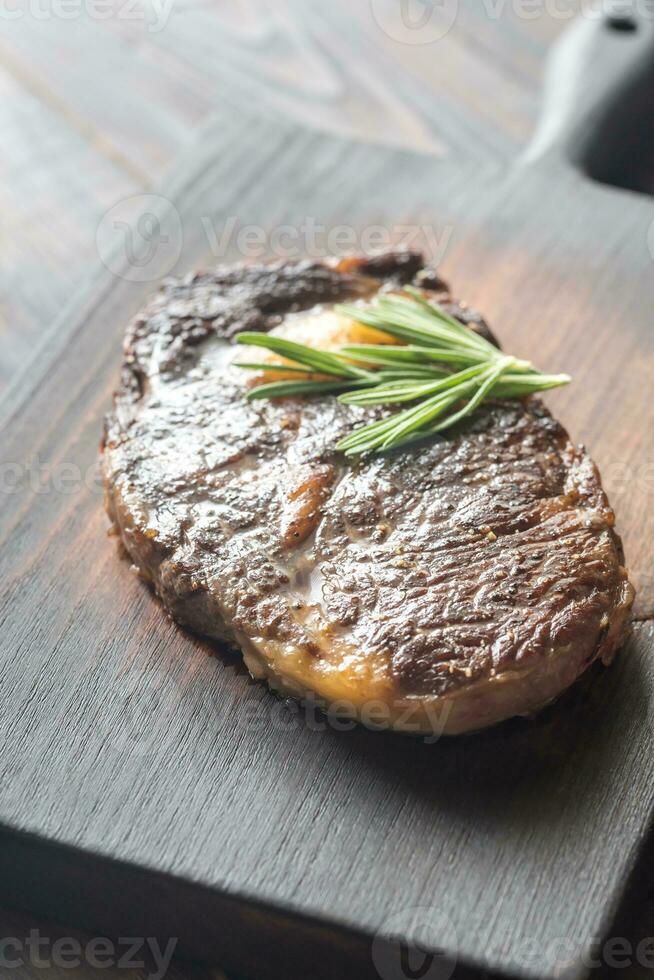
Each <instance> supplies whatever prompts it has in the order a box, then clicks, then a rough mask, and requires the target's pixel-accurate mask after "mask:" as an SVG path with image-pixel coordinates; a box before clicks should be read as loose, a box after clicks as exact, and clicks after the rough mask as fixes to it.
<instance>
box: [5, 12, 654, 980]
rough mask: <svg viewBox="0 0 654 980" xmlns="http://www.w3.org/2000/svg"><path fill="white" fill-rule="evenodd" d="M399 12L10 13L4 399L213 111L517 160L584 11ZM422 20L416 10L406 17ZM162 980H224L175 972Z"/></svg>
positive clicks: (21, 973)
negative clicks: (548, 61) (403, 23)
mask: <svg viewBox="0 0 654 980" xmlns="http://www.w3.org/2000/svg"><path fill="white" fill-rule="evenodd" d="M392 2H394V0H359V2H358V3H356V4H355V3H352V0H349V2H348V0H331V2H330V3H329V4H325V3H323V2H319V0H249V2H248V0H241V2H238V3H237V2H234V0H232V2H231V3H227V2H226V0H223V2H220V0H218V2H214V3H208V2H206V0H173V2H172V4H171V3H168V4H165V3H163V4H162V3H161V2H160V3H156V2H151V3H148V2H147V0H145V2H144V3H142V4H141V5H140V6H136V5H132V4H128V3H126V2H125V0H117V2H113V0H110V4H109V5H107V4H106V3H103V4H100V3H98V4H97V5H94V4H93V3H91V2H90V0H89V2H87V3H79V4H75V3H74V2H72V3H70V5H69V6H68V7H64V6H63V5H62V7H61V8H60V9H59V10H58V11H57V10H56V8H55V6H54V5H53V6H52V7H51V8H50V7H49V8H48V10H47V11H46V8H45V5H43V7H40V6H39V5H38V4H34V3H28V2H25V3H23V2H19V3H18V4H14V5H13V6H10V7H8V8H7V11H5V13H4V14H3V18H4V20H5V21H6V23H3V25H2V32H1V33H0V93H1V95H2V98H1V99H0V132H1V134H2V144H3V153H2V157H1V158H0V168H1V177H0V242H1V244H2V256H3V261H2V265H1V267H0V282H1V285H0V345H1V352H2V357H1V358H0V397H1V396H2V393H3V391H5V390H6V389H7V387H8V385H9V383H10V382H15V380H16V378H17V377H19V376H20V374H21V373H22V372H25V371H27V370H29V364H30V361H31V359H32V358H33V357H34V355H35V353H36V351H37V350H38V347H39V345H40V344H41V343H42V342H43V340H44V338H45V337H46V336H47V334H48V331H49V330H50V329H52V323H53V321H54V319H55V318H56V316H57V315H58V314H59V313H60V311H61V310H62V308H63V307H64V306H65V304H66V303H67V301H68V300H69V299H70V298H71V296H73V295H74V293H75V291H76V290H78V289H79V288H80V287H82V286H83V284H84V280H85V276H86V274H87V273H88V271H89V270H90V269H92V268H93V266H94V265H95V264H96V263H97V261H98V253H97V247H96V231H97V228H98V225H99V222H100V221H101V219H102V217H103V215H105V214H106V212H107V211H108V210H109V209H110V208H112V207H113V206H114V205H115V204H116V203H117V202H120V201H123V200H125V199H129V198H131V197H132V196H134V195H140V194H142V193H144V192H146V191H147V190H148V189H149V188H151V187H153V186H156V184H157V182H158V181H159V180H160V178H162V177H163V175H164V174H165V173H166V172H168V171H169V170H170V169H171V168H172V167H174V164H175V159H176V157H177V155H178V154H179V152H180V151H181V150H182V149H183V148H185V147H188V146H189V145H190V144H192V141H193V139H194V137H195V136H196V135H197V133H198V131H199V130H200V128H201V127H202V126H203V125H204V124H205V123H207V122H208V121H209V120H210V119H211V116H212V112H213V111H214V109H215V108H216V107H217V106H218V105H219V104H220V103H221V101H222V100H228V101H229V102H234V101H236V102H238V101H239V100H240V101H242V100H244V99H246V100H251V101H252V102H256V103H259V104H262V105H270V107H271V109H273V110H276V111H281V112H284V113H286V114H290V115H291V116H293V117H294V118H296V119H299V120H302V121H305V122H307V123H308V124H310V125H312V126H319V127H322V128H325V129H328V130H330V131H332V132H337V133H342V134H347V135H348V136H352V137H357V138H360V139H364V140H368V141H373V142H375V141H378V142H382V143H387V144H388V143H391V144H395V145H398V144H399V145H403V146H405V147H410V148H416V149H421V150H425V149H437V148H438V147H439V146H443V145H447V144H448V142H449V141H452V142H454V138H453V136H454V134H451V133H448V132H447V128H446V127H445V126H444V125H443V119H442V117H441V115H440V114H439V106H442V105H443V104H444V103H453V104H456V105H457V106H459V107H460V110H459V116H458V124H459V131H458V133H457V134H456V139H458V140H460V139H461V138H464V139H465V138H467V136H468V134H469V138H470V139H471V140H473V139H474V140H477V141H479V142H480V144H481V145H483V148H484V151H485V152H486V153H487V155H488V158H489V161H493V160H495V161H498V162H503V161H506V160H509V159H511V158H513V157H514V156H515V155H516V154H517V152H518V151H519V150H520V148H521V147H522V146H523V145H524V144H525V142H526V140H527V138H528V136H529V134H530V132H531V130H532V127H533V125H534V122H535V119H536V117H537V113H538V107H539V92H540V83H541V76H542V70H543V63H544V59H545V56H546V53H547V50H548V48H549V46H550V44H551V43H552V41H553V40H554V39H555V38H556V36H557V35H558V33H559V32H560V31H561V30H563V29H564V28H565V27H566V26H568V24H569V23H570V16H572V14H573V12H574V9H575V8H576V7H577V6H578V4H577V2H576V0H570V3H569V4H568V5H567V6H566V4H565V3H562V4H559V5H558V7H557V6H556V5H552V4H546V3H543V4H542V6H541V7H539V6H538V5H535V6H534V4H532V3H530V4H524V5H522V4H520V3H518V2H510V3H508V2H507V3H504V4H501V3H490V2H485V3H483V2H480V0H459V3H458V10H457V11H456V13H457V16H456V19H455V21H454V23H453V24H452V26H451V28H450V29H449V30H448V31H447V33H445V34H444V36H442V37H437V38H435V39H433V40H430V36H431V35H429V34H428V33H425V32H426V31H428V30H429V29H430V27H433V24H434V23H437V22H436V21H432V22H431V24H430V26H428V27H427V28H424V27H423V28H420V27H418V28H414V34H416V32H418V33H419V32H420V31H421V30H422V32H423V33H422V35H421V40H424V41H426V42H427V43H421V44H417V43H407V42H406V38H405V39H404V40H397V39H396V38H395V37H393V36H390V34H391V33H392V31H390V32H387V31H385V30H384V25H385V24H387V21H386V20H385V16H386V13H387V7H388V4H389V3H392ZM108 6H110V7H111V10H108ZM409 6H410V5H409ZM447 6H448V4H445V7H447ZM3 9H4V8H3ZM424 9H425V8H424V7H421V3H419V2H418V0H415V9H414V10H413V11H411V12H410V13H411V14H412V15H413V16H419V15H420V13H421V11H422V12H423V13H424ZM556 10H558V11H559V13H558V15H556V16H555V11H556ZM162 11H163V12H162ZM548 11H549V12H548ZM9 13H10V14H11V16H9ZM64 13H66V16H62V14H64ZM439 16H441V15H439ZM441 26H442V27H444V25H441ZM441 32H442V31H441V30H440V27H439V29H438V30H436V31H434V33H435V34H438V33H441ZM135 203H136V204H138V199H137V200H136V202H135ZM644 913H645V914H644V923H643V925H642V926H641V927H640V931H641V934H642V935H644V934H648V935H651V934H653V931H654V915H652V910H651V909H649V908H648V909H645V910H644ZM648 922H651V923H652V928H650V929H649V930H648V928H647V923H648ZM31 929H38V930H39V933H40V935H42V936H47V937H49V938H52V939H54V938H56V937H58V936H68V935H72V936H78V933H76V932H75V931H71V930H70V929H66V928H65V927H62V926H56V927H55V926H52V925H51V924H49V923H43V922H38V921H33V920H32V919H31V918H30V917H29V916H26V915H24V914H20V913H15V912H12V911H6V912H4V913H1V914H0V940H1V939H2V938H6V937H23V936H26V935H27V934H28V933H29V932H30V930H31ZM82 938H83V937H82ZM45 972H47V974H48V975H50V976H54V977H64V976H71V975H75V976H80V977H83V978H90V977H91V976H95V975H96V973H100V974H102V975H103V976H104V977H106V978H112V980H113V978H114V977H116V978H117V977H119V976H120V977H132V976H133V977H141V976H145V975H146V972H147V971H144V970H142V969H134V970H129V969H115V970H114V969H111V968H110V969H102V970H95V969H93V968H92V967H90V966H88V965H87V966H82V967H79V968H76V969H62V968H56V967H52V969H51V970H50V971H45ZM622 972H623V975H624V974H625V973H626V971H622ZM2 975H3V976H4V973H3V974H2ZM43 975H44V970H43V969H42V968H39V967H38V966H30V965H29V964H28V963H25V964H24V965H23V966H21V967H20V968H16V969H14V970H12V971H11V976H12V977H16V978H17V980H23V978H25V980H27V978H32V977H37V976H43ZM634 975H635V974H634V972H633V971H629V976H634ZM643 975H644V974H643ZM168 976H169V977H171V978H173V980H207V978H210V977H211V978H219V977H222V976H223V974H222V973H221V971H220V970H219V969H218V968H217V967H209V966H207V967H204V966H197V967H196V966H189V965H186V964H176V965H174V966H173V967H171V970H170V971H169V973H168Z"/></svg>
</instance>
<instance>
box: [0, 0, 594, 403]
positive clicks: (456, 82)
mask: <svg viewBox="0 0 654 980" xmlns="http://www.w3.org/2000/svg"><path fill="white" fill-rule="evenodd" d="M392 2H393V0H388V3H392ZM384 3H385V4H386V6H388V3H386V0H384ZM15 6H16V8H17V10H18V11H19V12H21V14H22V15H21V16H20V17H17V18H13V17H12V19H3V30H2V34H1V36H0V91H1V92H2V95H3V98H2V108H1V109H0V132H2V134H3V145H4V147H5V150H4V153H3V157H2V161H0V177H1V178H2V179H1V184H2V188H1V191H0V193H1V194H2V201H1V203H2V216H1V219H0V221H1V223H0V244H1V246H2V252H3V258H4V260H5V261H4V263H3V267H2V270H1V271H0V297H1V299H0V343H2V350H3V357H2V361H1V363H0V391H2V390H4V389H5V388H6V386H7V384H8V383H9V382H10V380H11V378H12V377H15V375H16V373H17V372H19V371H20V369H21V366H23V365H25V364H26V362H27V361H29V359H30V355H31V353H32V351H33V350H34V349H35V346H38V344H39V343H40V342H41V340H42V338H43V336H44V333H45V332H46V330H47V328H48V327H49V325H50V324H51V322H52V320H53V319H54V318H56V317H57V316H58V315H59V313H60V311H61V308H62V306H63V305H64V304H65V302H66V300H67V299H68V298H69V296H70V294H71V292H73V291H74V290H75V289H76V287H77V286H79V285H80V284H81V283H83V282H84V280H85V278H86V277H87V276H88V275H89V274H92V270H93V268H94V265H95V263H96V262H97V258H98V256H97V249H96V242H95V239H96V231H97V227H98V224H99V222H100V221H101V219H102V216H103V215H104V214H105V213H106V212H107V210H108V209H110V208H111V207H112V206H113V205H115V204H116V203H118V202H119V201H121V200H123V199H125V198H127V197H129V196H130V195H133V194H135V193H139V192H142V191H143V190H146V189H147V188H149V187H151V186H153V184H155V183H156V182H157V181H158V180H159V179H161V177H162V176H163V175H164V174H165V172H166V171H167V170H168V169H169V168H170V167H171V165H172V163H173V161H174V160H175V158H176V155H177V154H178V152H179V151H180V149H182V148H183V147H184V146H187V145H188V144H189V143H190V142H191V141H192V140H193V138H194V137H195V136H196V135H197V133H198V131H199V129H200V127H202V126H203V125H204V124H205V123H206V121H207V120H208V118H209V116H210V115H211V113H212V112H213V111H214V110H215V109H218V110H219V109H220V107H221V106H225V105H230V104H232V105H233V104H234V103H235V102H236V103H238V102H239V100H241V101H242V100H243V99H244V98H246V99H247V100H248V102H250V103H251V104H253V105H266V106H269V107H270V108H271V109H272V110H273V111H283V112H285V113H287V114H289V115H290V117H291V118H294V119H296V120H298V121H303V122H306V123H308V124H310V125H311V126H318V127H321V128H323V129H326V130H329V131H331V132H334V133H337V134H339V135H350V136H353V137H356V138H359V139H367V140H370V141H376V142H379V143H387V144H392V145H396V146H398V145H399V146H403V147H405V148H415V149H418V150H421V151H430V150H431V151H433V150H437V149H438V150H439V152H443V153H448V154H450V155H452V154H456V153H458V150H459V147H460V146H461V145H462V144H463V143H465V142H466V141H470V142H474V144H475V146H476V153H477V155H478V157H479V159H480V160H482V159H483V160H484V161H485V165H487V166H492V165H494V162H495V161H497V160H507V159H510V158H511V157H512V156H513V155H515V153H516V152H517V150H518V148H519V147H520V146H521V145H523V144H524V142H525V141H526V139H527V137H528V134H529V132H530V129H531V127H532V125H533V123H534V121H535V119H536V115H537V107H538V99H539V82H540V73H541V68H542V62H543V58H544V55H545V51H546V47H547V44H548V43H549V42H550V41H551V39H552V38H553V37H554V36H555V34H556V33H557V32H558V31H560V30H561V29H563V28H564V27H565V26H567V24H568V19H567V16H566V17H562V18H561V19H559V18H556V17H552V16H551V14H548V12H547V10H546V9H545V8H544V9H543V11H541V12H540V14H539V16H537V17H535V18H534V17H533V16H532V17H528V18H520V17H518V16H516V14H515V11H514V10H513V7H512V5H511V4H509V3H505V4H497V3H493V4H491V5H490V7H489V9H490V14H489V13H488V12H487V10H486V9H485V8H483V9H480V8H479V5H478V3H477V0H461V2H460V3H459V16H458V17H457V20H456V22H455V23H454V24H453V26H452V28H451V30H450V31H449V32H448V34H447V35H446V36H445V37H444V38H443V39H442V40H439V41H436V42H434V43H430V44H424V45H417V46H416V45H407V44H402V43H398V41H396V40H394V39H393V38H392V37H389V36H387V34H385V33H384V31H383V30H382V29H380V26H379V23H378V21H377V20H376V19H375V17H374V16H373V7H372V5H371V4H370V3H369V2H367V0H366V2H364V3H361V4H354V5H353V4H350V3H348V2H346V0H336V2H333V3H330V4H329V5H325V4H323V3H320V2H319V0H283V2H274V3H273V2H271V0H243V2H240V3H237V4H232V3H226V2H220V3H217V4H211V5H206V4H201V3H193V2H183V0H175V2H174V3H173V4H172V5H171V6H170V8H169V10H170V16H168V17H167V18H165V17H163V16H161V15H158V14H157V12H156V11H157V8H156V5H155V7H154V8H153V6H152V5H151V4H150V5H148V4H141V5H139V6H138V7H137V6H136V5H134V4H129V3H126V2H125V0H116V2H114V3H113V5H112V7H111V10H110V13H111V14H112V15H111V16H110V17H109V18H108V19H107V18H106V17H104V16H103V17H101V18H94V17H92V16H89V15H88V13H84V14H82V15H81V16H76V17H75V16H73V17H72V18H71V17H65V18H61V17H57V16H55V15H54V14H51V15H50V16H47V12H46V15H45V16H43V15H42V16H40V17H36V16H31V15H30V6H29V4H28V3H26V2H25V3H21V4H17V5H15ZM577 6H578V0H570V4H569V8H568V9H566V11H565V13H566V14H567V13H570V14H572V13H573V12H574V10H575V9H576V7H577ZM79 7H81V8H82V9H86V10H87V11H88V10H89V9H93V5H92V3H91V4H87V5H86V6H85V5H84V4H80V5H79ZM79 7H78V9H79ZM12 9H13V8H12ZM159 9H160V8H159ZM380 9H383V5H382V7H380ZM496 10H497V12H498V13H497V16H495V11H496ZM490 92H492V97H489V93H490Z"/></svg>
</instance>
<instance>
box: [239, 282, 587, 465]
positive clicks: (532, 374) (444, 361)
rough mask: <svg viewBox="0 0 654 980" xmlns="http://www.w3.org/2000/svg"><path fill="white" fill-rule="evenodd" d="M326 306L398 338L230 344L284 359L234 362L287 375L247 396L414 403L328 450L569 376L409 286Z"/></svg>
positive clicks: (415, 433) (256, 338)
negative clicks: (318, 344) (507, 347)
mask: <svg viewBox="0 0 654 980" xmlns="http://www.w3.org/2000/svg"><path fill="white" fill-rule="evenodd" d="M336 311H337V312H339V313H341V314H343V315H344V316H347V317H350V318H351V319H353V320H356V321H357V322H359V323H363V324H365V325H366V326H369V327H374V329H375V330H379V331H381V332H383V333H385V334H388V335H389V336H390V337H393V338H394V339H395V340H399V341H402V343H401V344H400V345H398V344H389V345H384V344H348V345H346V346H344V347H342V348H341V349H340V351H339V352H338V353H332V352H329V351H323V350H317V349H315V348H312V347H306V346H305V345H304V344H298V343H295V342H294V341H291V340H285V339H283V338H281V337H275V336H272V335H270V334H260V333H241V334H238V336H237V337H236V340H237V341H238V342H239V343H241V344H248V345H252V346H255V347H264V348H266V349H267V350H270V351H273V353H275V354H278V355H280V356H281V357H283V358H284V359H285V361H290V362H291V363H290V364H287V363H284V364H266V363H253V362H247V363H240V364H238V365H237V366H238V367H242V368H247V369H250V370H257V371H266V372H268V371H269V372H271V373H273V374H274V373H275V372H277V373H280V372H283V373H286V372H289V373H291V374H294V375H295V374H296V375H297V379H295V378H292V379H286V380H283V381H272V382H270V383H268V384H263V385H259V386H258V387H256V388H253V389H252V390H251V391H250V392H248V396H247V397H248V398H249V399H255V398H284V397H289V396H296V395H326V394H335V395H337V396H338V398H339V401H341V402H344V403H345V404H347V405H358V406H374V405H399V404H402V403H406V402H415V403H416V404H414V405H412V406H411V407H409V408H404V409H403V410H402V411H399V412H395V413H392V414H390V415H387V416H385V417H384V418H381V419H378V420H377V421H375V422H371V423H369V424H368V425H363V426H361V427H360V428H358V429H355V430H354V432H352V433H351V434H350V435H349V436H346V437H345V438H344V439H341V441H340V442H339V443H338V444H337V449H339V450H341V451H342V452H344V453H345V454H346V455H348V456H353V455H359V454H362V453H369V452H383V451H386V450H389V449H397V448H399V447H400V446H407V445H409V444H411V443H413V442H415V441H416V440H417V439H423V438H425V437H427V436H430V435H433V434H436V433H439V432H442V431H443V430H444V429H447V428H449V427H450V426H452V425H456V423H457V422H460V421H462V420H463V419H464V418H466V417H467V416H469V415H471V414H472V413H473V412H474V411H475V410H476V409H477V408H478V407H479V406H480V405H481V404H482V402H484V401H485V400H487V399H488V398H491V397H494V398H524V397H526V396H528V395H531V394H533V393H534V392H536V391H544V390H545V389H547V388H556V387H558V386H559V385H563V384H567V383H568V382H569V381H570V378H569V377H568V375H566V374H542V373H541V372H540V371H537V370H536V368H534V367H533V365H532V364H530V362H529V361H522V360H518V359H517V358H515V357H509V356H507V355H506V354H503V353H502V351H500V350H498V349H497V347H495V346H494V345H493V344H491V343H490V342H489V341H488V340H486V338H485V337H482V336H481V335H480V334H477V333H475V331H474V330H471V329H469V328H468V327H465V326H464V325H463V324H462V323H459V321H458V320H456V319H454V317H452V316H450V315H449V314H448V313H447V312H446V311H445V310H443V309H442V308H441V307H440V306H438V304H437V303H434V302H432V301H430V300H427V299H426V298H425V297H424V296H423V295H422V294H421V293H420V292H419V291H418V290H417V289H413V288H412V287H410V286H407V287H406V288H405V289H404V291H403V292H402V293H388V294H384V295H381V296H378V297H377V299H376V300H375V301H374V303H372V304H370V305H368V306H347V305H346V306H337V307H336Z"/></svg>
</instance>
